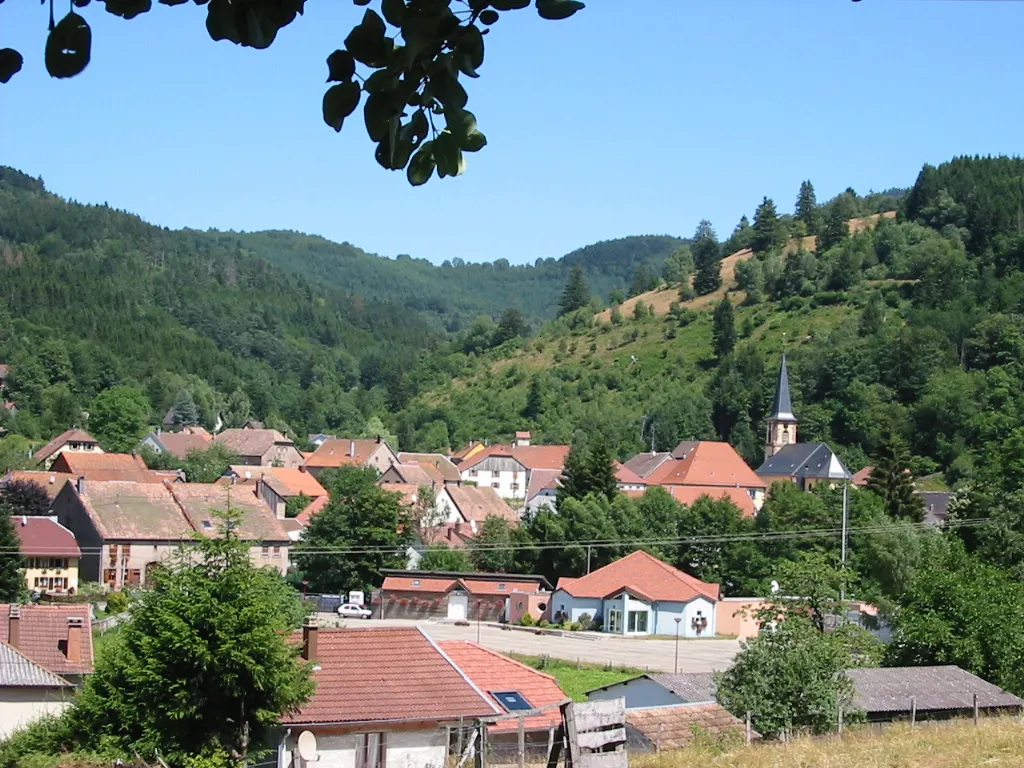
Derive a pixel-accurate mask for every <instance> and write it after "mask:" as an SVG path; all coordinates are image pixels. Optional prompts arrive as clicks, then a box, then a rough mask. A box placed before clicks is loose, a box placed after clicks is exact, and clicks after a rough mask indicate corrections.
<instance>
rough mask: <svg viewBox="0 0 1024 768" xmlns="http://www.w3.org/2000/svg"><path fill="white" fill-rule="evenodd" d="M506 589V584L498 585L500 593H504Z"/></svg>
mask: <svg viewBox="0 0 1024 768" xmlns="http://www.w3.org/2000/svg"><path fill="white" fill-rule="evenodd" d="M504 589H505V585H504V584H499V585H498V591H499V592H500V591H502V590H504Z"/></svg>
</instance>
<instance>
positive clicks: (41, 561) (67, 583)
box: [11, 515, 82, 595]
mask: <svg viewBox="0 0 1024 768" xmlns="http://www.w3.org/2000/svg"><path fill="white" fill-rule="evenodd" d="M11 524H12V525H13V526H14V532H15V533H16V534H17V536H18V542H19V544H18V546H19V549H20V551H21V556H22V557H23V558H24V559H25V569H24V573H25V582H26V584H27V585H28V588H29V590H30V591H32V592H39V593H41V594H46V595H73V594H75V593H76V592H77V591H78V561H79V559H80V558H81V557H82V550H81V549H79V548H78V542H77V541H76V540H75V534H73V533H72V532H71V531H69V530H68V529H67V528H65V527H64V526H63V525H61V524H60V523H58V522H57V518H55V517H29V516H25V515H21V516H19V517H12V518H11Z"/></svg>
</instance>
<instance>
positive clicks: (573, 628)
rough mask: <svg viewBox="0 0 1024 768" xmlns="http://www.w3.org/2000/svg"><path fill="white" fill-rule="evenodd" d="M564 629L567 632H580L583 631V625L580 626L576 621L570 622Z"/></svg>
mask: <svg viewBox="0 0 1024 768" xmlns="http://www.w3.org/2000/svg"><path fill="white" fill-rule="evenodd" d="M565 629H567V630H568V631H569V632H580V631H582V629H583V625H582V624H580V622H578V621H570V622H568V623H566V625H565Z"/></svg>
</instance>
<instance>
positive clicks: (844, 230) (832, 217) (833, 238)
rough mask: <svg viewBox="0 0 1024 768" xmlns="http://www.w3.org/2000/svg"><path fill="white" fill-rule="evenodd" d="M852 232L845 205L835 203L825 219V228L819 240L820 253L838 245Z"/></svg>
mask: <svg viewBox="0 0 1024 768" xmlns="http://www.w3.org/2000/svg"><path fill="white" fill-rule="evenodd" d="M849 234H850V225H849V223H848V222H847V220H846V213H845V212H844V210H843V206H841V205H839V204H838V203H836V204H833V205H832V207H831V208H830V209H829V212H828V216H827V217H826V219H825V228H824V230H823V231H822V233H821V237H820V238H819V240H818V253H824V252H825V251H827V250H828V249H829V248H831V247H832V246H833V245H838V244H839V243H841V242H842V241H843V239H844V238H846V236H847V235H849Z"/></svg>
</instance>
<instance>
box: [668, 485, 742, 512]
mask: <svg viewBox="0 0 1024 768" xmlns="http://www.w3.org/2000/svg"><path fill="white" fill-rule="evenodd" d="M665 490H666V491H668V492H669V493H670V494H671V495H672V498H674V499H675V500H676V501H678V502H679V503H680V504H685V505H686V506H688V507H689V506H692V505H693V503H694V502H695V501H697V499H699V498H701V497H702V496H708V497H709V498H712V499H716V500H717V499H728V500H729V501H731V502H732V503H733V504H735V505H736V506H737V507H738V508H739V510H740V512H741V513H742V514H743V516H744V517H755V516H756V515H757V510H756V509H754V500H753V499H752V498H750V494H749V493H747V491H746V490H744V489H743V488H722V487H718V488H716V487H714V486H707V485H670V486H668V487H667V488H666V489H665Z"/></svg>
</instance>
